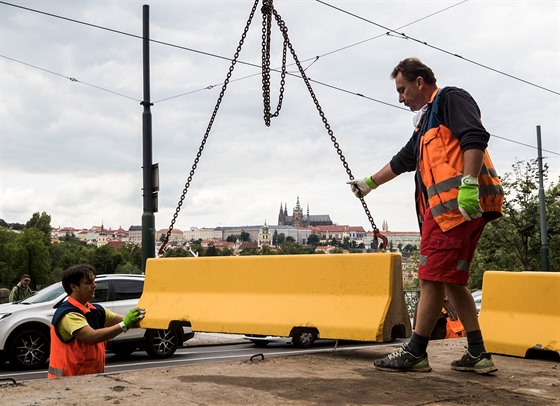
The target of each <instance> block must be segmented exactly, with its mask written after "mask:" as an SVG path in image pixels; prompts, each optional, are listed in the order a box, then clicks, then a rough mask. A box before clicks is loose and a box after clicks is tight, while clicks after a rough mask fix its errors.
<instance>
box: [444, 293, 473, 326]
mask: <svg viewBox="0 0 560 406" xmlns="http://www.w3.org/2000/svg"><path fill="white" fill-rule="evenodd" d="M445 293H447V297H448V298H449V301H450V302H451V305H452V306H453V308H454V309H455V311H456V312H457V314H458V315H459V319H461V323H463V327H464V328H465V332H466V333H468V332H471V331H475V330H480V325H479V324H478V315H477V314H476V304H475V303H474V299H473V297H472V295H471V292H469V289H468V288H467V287H466V286H463V285H457V284H455V283H446V284H445Z"/></svg>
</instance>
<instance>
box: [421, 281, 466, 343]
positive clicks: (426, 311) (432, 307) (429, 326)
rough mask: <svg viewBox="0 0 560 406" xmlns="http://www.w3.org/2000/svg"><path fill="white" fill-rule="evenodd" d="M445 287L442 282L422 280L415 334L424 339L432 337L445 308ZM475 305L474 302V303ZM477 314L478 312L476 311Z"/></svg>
mask: <svg viewBox="0 0 560 406" xmlns="http://www.w3.org/2000/svg"><path fill="white" fill-rule="evenodd" d="M444 287H445V285H444V284H443V283H441V282H434V281H426V280H420V300H419V302H418V311H417V313H416V327H415V328H414V332H415V333H416V334H418V335H420V336H423V337H430V336H431V335H432V331H433V329H434V326H435V325H436V323H437V321H438V319H439V317H440V315H441V308H442V307H443V299H444V297H445V289H444ZM473 304H474V302H473ZM475 314H476V310H475Z"/></svg>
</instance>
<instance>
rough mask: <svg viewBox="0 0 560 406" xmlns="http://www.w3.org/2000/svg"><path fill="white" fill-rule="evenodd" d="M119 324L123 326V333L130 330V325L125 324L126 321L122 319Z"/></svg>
mask: <svg viewBox="0 0 560 406" xmlns="http://www.w3.org/2000/svg"><path fill="white" fill-rule="evenodd" d="M119 326H121V328H122V331H123V333H126V332H127V331H128V327H126V324H124V321H121V322H120V323H119Z"/></svg>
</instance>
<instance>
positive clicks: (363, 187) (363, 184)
mask: <svg viewBox="0 0 560 406" xmlns="http://www.w3.org/2000/svg"><path fill="white" fill-rule="evenodd" d="M346 183H347V184H349V185H350V187H351V188H352V192H354V194H355V195H356V197H357V198H360V197H365V196H366V195H367V194H368V193H369V192H371V191H372V190H373V189H376V188H377V183H375V182H374V181H373V179H372V178H371V176H368V177H367V178H364V179H361V180H351V181H349V182H346Z"/></svg>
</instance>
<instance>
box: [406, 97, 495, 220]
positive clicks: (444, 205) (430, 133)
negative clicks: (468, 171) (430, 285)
mask: <svg viewBox="0 0 560 406" xmlns="http://www.w3.org/2000/svg"><path fill="white" fill-rule="evenodd" d="M440 90H441V89H437V90H436V91H435V92H434V94H433V95H432V100H431V101H430V103H429V104H428V109H427V111H426V113H425V117H424V124H423V125H422V126H421V129H419V131H423V132H424V133H423V134H419V135H420V136H419V152H420V157H419V170H420V175H421V177H422V182H423V184H424V186H425V188H426V191H427V197H428V205H429V207H430V210H431V212H432V215H433V217H434V219H435V221H436V222H437V223H438V225H439V226H440V228H441V229H442V231H447V230H450V229H452V228H453V227H456V226H458V225H459V224H461V223H463V222H465V221H467V220H466V219H465V217H464V216H463V215H462V214H461V212H460V211H459V204H458V203H457V196H458V195H459V186H460V185H461V178H462V177H463V176H464V175H463V168H464V158H463V151H462V150H461V145H460V142H459V140H458V139H457V137H455V136H454V135H453V134H452V133H451V130H450V129H449V128H448V127H446V126H445V125H444V123H443V118H442V115H440V114H439V111H438V109H439V96H440V94H441V91H440ZM478 184H479V187H478V191H479V202H480V206H481V208H482V210H483V211H484V213H485V214H484V216H485V217H486V218H487V219H488V220H494V219H496V218H498V217H501V215H502V204H503V201H504V191H503V189H502V186H501V183H500V179H499V178H498V174H497V173H496V170H495V169H494V164H493V163H492V160H491V159H490V155H488V151H484V160H483V165H482V170H481V172H480V175H479V176H478ZM421 200H423V199H417V210H418V214H419V215H423V213H424V207H423V206H424V202H422V201H421Z"/></svg>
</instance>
